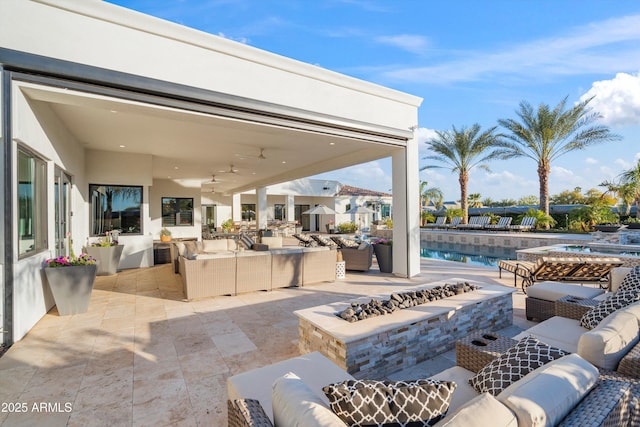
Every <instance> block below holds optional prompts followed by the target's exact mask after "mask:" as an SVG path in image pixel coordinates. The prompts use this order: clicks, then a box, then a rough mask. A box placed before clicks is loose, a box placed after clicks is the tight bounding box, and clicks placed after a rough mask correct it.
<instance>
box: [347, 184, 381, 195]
mask: <svg viewBox="0 0 640 427" xmlns="http://www.w3.org/2000/svg"><path fill="white" fill-rule="evenodd" d="M336 196H370V197H392V196H391V194H389V193H383V192H381V191H374V190H367V189H366V188H359V187H353V186H351V185H344V184H343V185H342V186H341V187H340V190H339V191H338V193H337V194H336Z"/></svg>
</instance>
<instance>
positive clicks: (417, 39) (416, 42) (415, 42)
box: [375, 34, 429, 53]
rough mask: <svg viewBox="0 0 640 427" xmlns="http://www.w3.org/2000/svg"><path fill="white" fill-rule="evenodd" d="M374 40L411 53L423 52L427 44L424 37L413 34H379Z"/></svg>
mask: <svg viewBox="0 0 640 427" xmlns="http://www.w3.org/2000/svg"><path fill="white" fill-rule="evenodd" d="M375 40H376V41H377V42H378V43H382V44H386V45H391V46H395V47H399V48H400V49H403V50H406V51H409V52H413V53H423V52H424V51H425V49H426V48H427V47H428V45H429V41H428V39H427V38H426V37H424V36H418V35H413V34H398V35H395V36H379V37H376V38H375Z"/></svg>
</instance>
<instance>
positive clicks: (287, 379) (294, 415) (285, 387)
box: [272, 372, 345, 427]
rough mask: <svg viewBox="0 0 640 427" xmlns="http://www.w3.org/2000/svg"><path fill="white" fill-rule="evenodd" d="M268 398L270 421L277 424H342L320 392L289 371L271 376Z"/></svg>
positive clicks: (291, 426) (299, 426)
mask: <svg viewBox="0 0 640 427" xmlns="http://www.w3.org/2000/svg"><path fill="white" fill-rule="evenodd" d="M272 399H273V400H272V407H273V423H274V425H276V426H278V427H326V426H343V425H345V424H344V423H343V422H342V421H341V420H340V418H338V416H337V415H336V414H334V413H333V412H332V411H331V409H330V408H329V406H328V405H327V404H326V403H325V402H324V401H323V400H322V399H321V398H320V396H318V395H317V394H315V393H314V392H313V391H311V389H310V388H309V387H308V386H307V385H306V384H305V383H304V382H303V381H302V380H301V379H300V377H298V376H297V375H296V374H294V373H292V372H289V373H287V374H285V375H284V376H282V377H280V378H278V379H276V380H275V382H274V383H273V395H272Z"/></svg>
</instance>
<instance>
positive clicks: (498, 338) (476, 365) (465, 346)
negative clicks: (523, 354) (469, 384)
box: [456, 331, 518, 372]
mask: <svg viewBox="0 0 640 427" xmlns="http://www.w3.org/2000/svg"><path fill="white" fill-rule="evenodd" d="M517 343H518V341H516V340H513V339H511V338H507V337H503V336H502V335H498V334H496V333H495V332H491V331H478V332H474V333H473V334H471V335H468V336H466V337H464V338H462V339H461V340H458V341H456V364H457V365H458V366H462V367H463V368H465V369H468V370H470V371H473V372H478V371H479V370H480V369H482V368H483V367H484V366H485V365H487V364H488V363H489V362H491V361H492V360H493V359H495V358H496V357H498V356H500V355H501V354H502V353H504V352H506V351H507V350H509V349H510V348H511V347H513V346H514V345H516V344H517Z"/></svg>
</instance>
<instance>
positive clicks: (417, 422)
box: [322, 379, 456, 426]
mask: <svg viewBox="0 0 640 427" xmlns="http://www.w3.org/2000/svg"><path fill="white" fill-rule="evenodd" d="M455 389H456V384H455V383H454V382H448V381H434V380H426V379H423V380H413V381H393V382H392V381H373V380H349V381H344V382H342V383H338V384H331V385H328V386H326V387H323V389H322V391H324V394H326V395H327V397H328V398H329V405H330V406H331V409H332V410H333V412H334V413H335V414H336V415H337V416H338V417H340V419H342V421H344V422H345V423H347V425H350V426H352V425H367V426H369V425H370V426H382V425H389V426H395V425H397V426H431V425H433V424H435V423H436V422H438V420H440V419H442V418H443V417H444V416H445V415H446V414H447V410H448V409H449V404H450V403H451V397H452V396H453V392H454V390H455Z"/></svg>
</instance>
